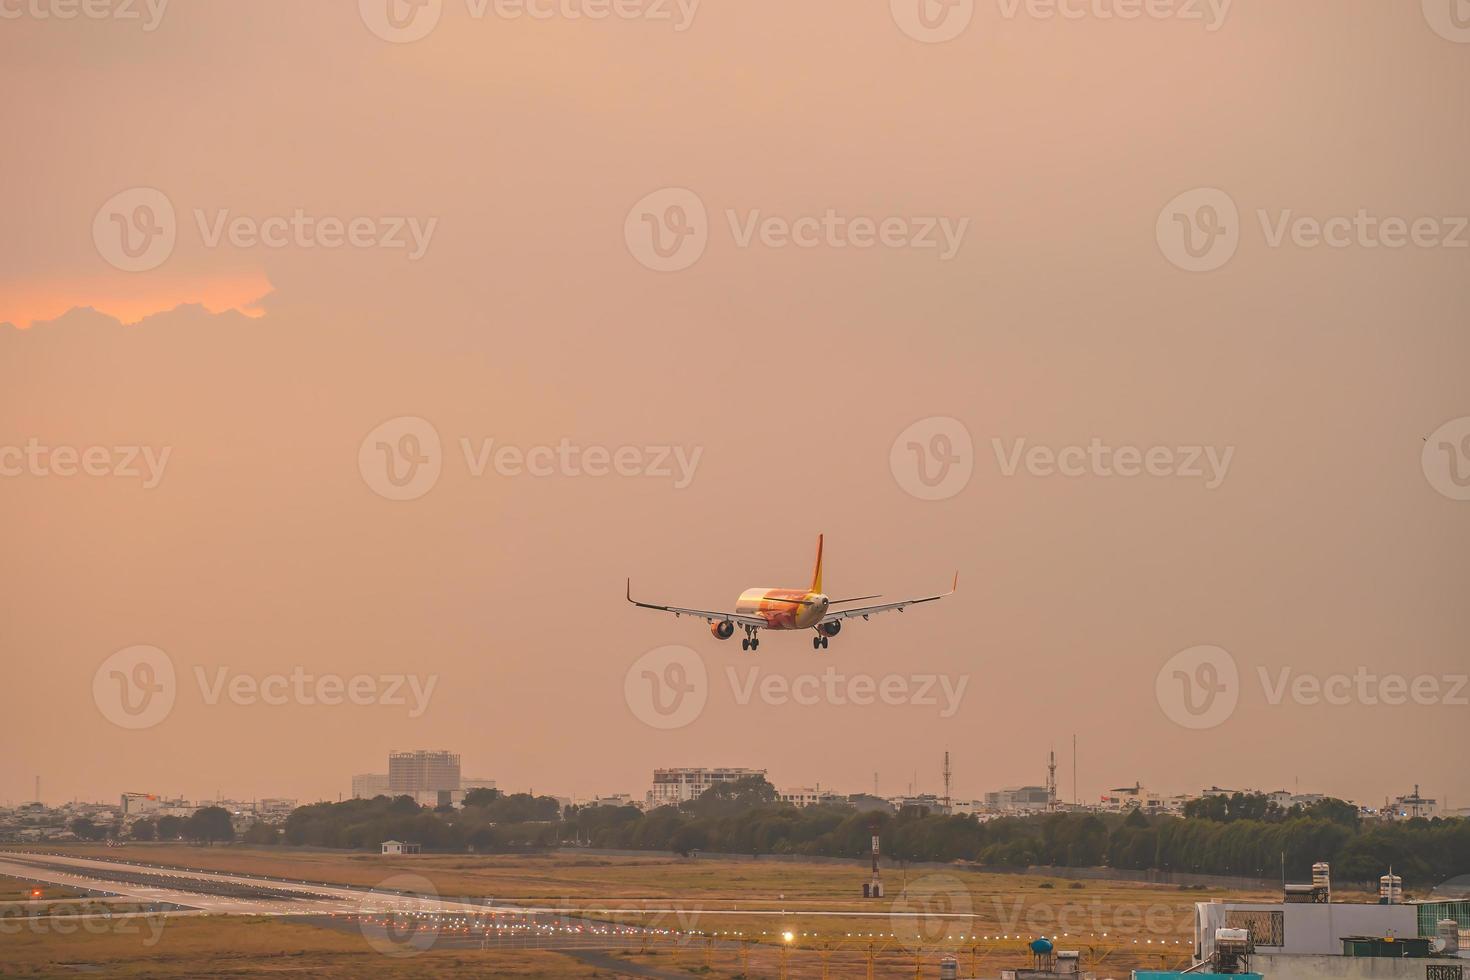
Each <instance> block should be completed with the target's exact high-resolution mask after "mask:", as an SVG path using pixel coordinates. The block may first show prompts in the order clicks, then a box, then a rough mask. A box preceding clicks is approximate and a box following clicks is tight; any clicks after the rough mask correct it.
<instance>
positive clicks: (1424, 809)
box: [1384, 785, 1439, 820]
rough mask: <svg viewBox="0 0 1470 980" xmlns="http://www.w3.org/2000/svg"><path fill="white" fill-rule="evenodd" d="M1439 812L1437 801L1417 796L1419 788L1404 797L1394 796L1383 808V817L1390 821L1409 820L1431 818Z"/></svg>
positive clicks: (1416, 787)
mask: <svg viewBox="0 0 1470 980" xmlns="http://www.w3.org/2000/svg"><path fill="white" fill-rule="evenodd" d="M1438 812H1439V801H1438V800H1431V799H1429V798H1427V797H1424V796H1420V795H1419V787H1418V786H1417V785H1416V786H1415V787H1414V792H1412V793H1408V794H1405V795H1404V796H1396V797H1394V799H1393V802H1392V803H1390V804H1388V806H1387V807H1385V808H1384V816H1386V817H1388V818H1389V819H1390V820H1410V819H1413V818H1414V817H1432V816H1434V815H1435V814H1436V813H1438Z"/></svg>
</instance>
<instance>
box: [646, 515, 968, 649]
mask: <svg viewBox="0 0 1470 980" xmlns="http://www.w3.org/2000/svg"><path fill="white" fill-rule="evenodd" d="M959 585H960V573H959V572H955V573H954V584H953V585H951V586H950V589H949V591H948V592H941V593H940V594H939V595H929V596H921V597H919V598H917V599H903V600H900V601H898V602H884V603H880V604H879V605H876V606H855V607H853V608H852V609H838V610H834V609H833V608H832V607H833V606H840V605H845V604H846V603H849V602H863V601H865V600H868V599H881V598H883V597H882V596H877V595H865V596H858V597H856V598H853V599H829V598H827V596H826V595H825V594H824V593H823V592H822V535H820V534H819V535H817V569H816V571H815V572H813V573H812V585H811V588H809V589H746V590H745V591H744V592H742V593H740V598H739V599H736V600H735V611H734V612H733V613H727V612H717V611H713V610H709V609H685V608H683V607H681V606H661V605H658V604H656V603H652V602H639V601H638V600H637V599H634V598H633V580H632V579H631V578H630V579H628V592H627V596H628V601H629V602H631V603H632V604H633V605H635V606H638V607H640V608H643V609H656V610H658V611H660V612H669V613H673V614H674V615H675V616H696V617H699V618H700V619H703V620H706V621H707V622H708V623H709V631H710V632H711V633H712V634H714V636H715V638H716V639H719V640H728V639H729V638H730V637H732V636H734V635H735V627H736V626H739V627H740V628H741V629H743V630H745V638H744V639H742V640H741V641H740V649H742V650H756V649H759V647H760V643H761V641H760V637H759V635H758V633H759V631H760V630H805V629H811V630H816V633H817V635H816V636H814V637H812V649H813V650H817V649H822V650H825V649H826V648H827V644H828V642H829V641H830V640H831V639H832V637H834V636H836V635H837V634H838V632H840V631H841V629H842V621H843V620H844V619H852V618H853V617H854V616H861V617H863V619H865V620H866V619H867V618H868V617H869V616H872V615H874V614H875V613H881V612H891V611H892V610H895V609H896V610H898V611H899V612H902V611H903V609H904V607H905V606H913V605H917V604H918V603H921V602H933V601H934V600H935V599H943V598H945V597H946V596H952V595H954V594H955V590H956V589H958V588H959Z"/></svg>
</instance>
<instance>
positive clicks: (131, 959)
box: [0, 916, 606, 980]
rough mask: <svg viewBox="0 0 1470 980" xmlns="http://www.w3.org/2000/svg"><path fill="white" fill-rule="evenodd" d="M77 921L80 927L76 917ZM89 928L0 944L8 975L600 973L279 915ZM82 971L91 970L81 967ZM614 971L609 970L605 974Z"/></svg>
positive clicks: (0, 967) (538, 955)
mask: <svg viewBox="0 0 1470 980" xmlns="http://www.w3.org/2000/svg"><path fill="white" fill-rule="evenodd" d="M72 925H75V923H73V924H72ZM117 925H118V924H117V923H114V924H112V926H111V927H110V928H109V930H108V931H107V932H103V933H101V934H96V933H87V932H84V931H82V930H81V929H79V928H78V929H77V931H75V932H73V933H70V934H67V935H60V934H58V933H56V932H54V931H36V930H32V929H30V928H29V927H27V928H24V929H21V930H20V931H18V932H13V933H10V934H7V935H5V936H4V937H3V940H0V945H3V955H0V976H7V977H12V976H13V977H56V976H68V977H74V976H79V975H86V976H103V977H203V976H209V977H245V976H252V977H254V976H282V977H289V976H297V977H302V978H314V977H328V978H353V977H389V978H394V980H399V978H402V980H410V978H418V977H467V976H484V975H486V974H485V973H484V970H485V968H486V966H487V965H488V964H489V963H493V965H494V975H495V976H497V977H520V978H527V980H530V978H548V980H549V978H553V977H592V976H596V975H597V973H596V971H595V970H593V969H592V968H591V967H587V966H583V965H582V964H580V963H577V962H575V961H573V960H570V959H568V958H566V957H564V956H560V955H558V954H556V953H547V952H539V951H530V952H519V951H517V952H497V953H495V954H493V957H494V958H493V960H488V961H487V957H486V954H484V953H481V952H479V951H478V950H446V951H442V952H441V951H431V952H426V953H420V954H418V955H416V956H412V957H404V958H395V957H390V956H384V955H383V954H382V953H379V952H377V951H375V950H374V949H373V948H372V947H370V946H369V945H368V944H367V941H366V940H365V939H363V938H362V937H361V936H359V935H356V934H352V933H344V932H337V931H334V930H329V929H321V928H318V927H316V926H311V925H304V924H299V923H294V922H288V921H282V920H280V919H258V918H238V917H202V916H201V917H178V918H171V919H168V920H167V921H166V923H165V924H164V925H163V928H162V929H161V930H160V931H157V932H155V931H153V930H151V929H150V928H148V927H147V926H140V927H139V928H138V931H137V932H136V933H132V934H122V933H120V932H119V931H117V929H116V926H117ZM78 967H81V968H82V969H83V970H85V972H84V973H82V972H79V970H78ZM605 975H606V974H605V973H604V976H605Z"/></svg>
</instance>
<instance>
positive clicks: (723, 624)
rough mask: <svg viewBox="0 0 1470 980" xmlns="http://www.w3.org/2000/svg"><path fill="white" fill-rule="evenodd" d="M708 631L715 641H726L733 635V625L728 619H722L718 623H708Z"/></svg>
mask: <svg viewBox="0 0 1470 980" xmlns="http://www.w3.org/2000/svg"><path fill="white" fill-rule="evenodd" d="M709 631H710V632H711V633H713V634H714V636H715V639H717V640H728V639H729V638H730V637H732V636H734V635H735V624H734V623H732V622H730V621H729V620H728V619H722V620H720V621H719V622H718V623H710V624H709Z"/></svg>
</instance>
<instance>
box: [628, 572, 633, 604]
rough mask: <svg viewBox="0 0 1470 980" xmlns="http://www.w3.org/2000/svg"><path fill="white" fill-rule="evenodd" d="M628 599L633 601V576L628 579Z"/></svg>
mask: <svg viewBox="0 0 1470 980" xmlns="http://www.w3.org/2000/svg"><path fill="white" fill-rule="evenodd" d="M628 601H629V602H632V601H633V579H632V578H631V577H630V578H629V579H628Z"/></svg>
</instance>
